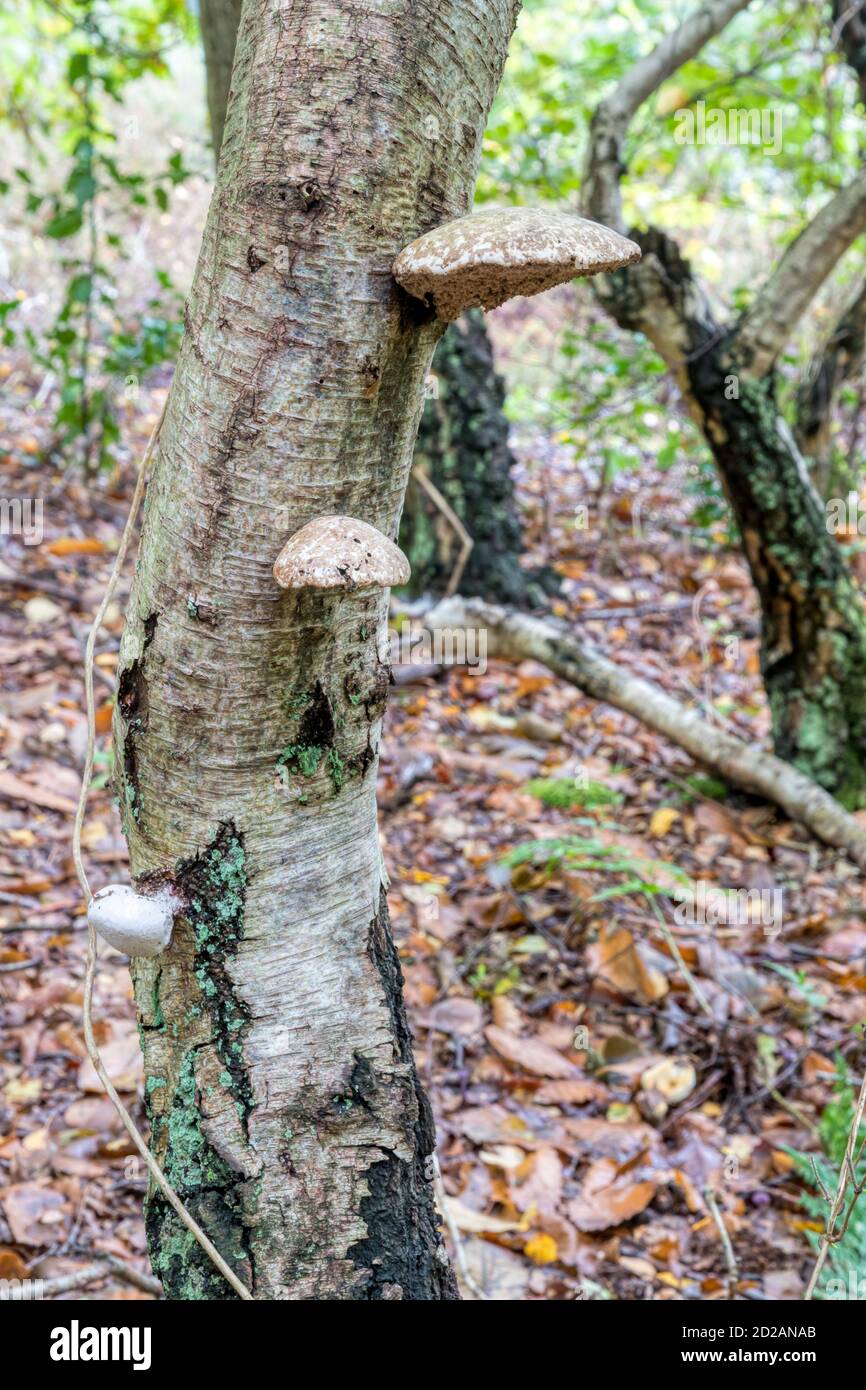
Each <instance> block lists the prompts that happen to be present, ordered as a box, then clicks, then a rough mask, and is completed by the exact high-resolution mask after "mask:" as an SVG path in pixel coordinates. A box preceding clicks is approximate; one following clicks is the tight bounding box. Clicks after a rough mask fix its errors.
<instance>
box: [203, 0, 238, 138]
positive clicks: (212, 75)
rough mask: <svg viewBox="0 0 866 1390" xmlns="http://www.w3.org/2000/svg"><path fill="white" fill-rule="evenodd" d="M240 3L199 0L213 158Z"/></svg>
mask: <svg viewBox="0 0 866 1390" xmlns="http://www.w3.org/2000/svg"><path fill="white" fill-rule="evenodd" d="M241 3H242V0H201V10H200V17H199V22H200V25H201V37H202V45H203V47H204V63H205V77H206V80H207V109H208V114H209V116H210V129H211V138H212V139H213V148H214V159H216V160H218V159H219V152H220V145H221V144H222V142H223V130H224V128H225V123H226V106H227V105H228V99H229V90H230V88H231V83H232V63H233V62H234V57H235V40H236V38H237V32H238V24H239V23H240V17H241Z"/></svg>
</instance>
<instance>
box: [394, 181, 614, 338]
mask: <svg viewBox="0 0 866 1390" xmlns="http://www.w3.org/2000/svg"><path fill="white" fill-rule="evenodd" d="M640 256H641V252H640V247H639V246H638V245H637V244H636V243H635V242H633V241H629V240H628V238H627V237H624V236H620V234H619V232H614V231H611V229H610V227H603V226H602V225H601V223H599V222H588V221H587V220H586V219H585V218H583V217H577V216H575V215H574V214H572V213H565V212H548V211H546V210H544V209H543V208H484V209H483V210H482V211H481V212H470V213H469V214H468V215H467V216H466V217H457V218H455V219H454V221H453V222H445V223H443V224H442V226H441V227H434V228H433V230H432V231H430V232H425V234H424V235H423V236H420V237H418V239H417V241H413V242H411V243H410V244H409V245H408V246H407V247H406V248H405V249H404V250H403V251H401V252H400V254H399V256H398V257H397V258H396V260H395V261H394V265H393V267H392V269H393V275H394V279H395V280H396V281H397V283H398V284H399V285H402V287H403V289H404V290H406V292H407V293H408V294H411V295H413V296H414V297H415V298H416V299H423V300H424V301H425V302H427V303H430V304H432V306H433V307H434V309H435V310H436V313H437V314H438V315H439V317H440V318H442V319H445V320H446V322H448V323H451V322H452V320H454V319H456V318H459V317H460V315H461V314H462V313H463V312H464V311H465V310H466V309H473V308H476V307H478V306H480V307H481V308H482V309H495V308H496V307H497V305H499V304H504V303H505V301H506V300H507V299H512V298H513V297H514V296H515V295H518V294H523V295H532V294H540V293H541V291H542V290H549V289H551V288H552V287H553V286H554V285H561V284H562V283H563V282H564V281H566V280H573V279H574V278H575V276H577V275H600V274H602V273H603V272H604V271H609V270H618V269H619V268H620V267H621V266H625V265H633V264H634V262H635V261H639V260H640Z"/></svg>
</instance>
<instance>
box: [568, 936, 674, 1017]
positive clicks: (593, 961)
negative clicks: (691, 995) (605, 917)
mask: <svg viewBox="0 0 866 1390" xmlns="http://www.w3.org/2000/svg"><path fill="white" fill-rule="evenodd" d="M587 958H588V962H589V965H590V969H591V970H593V972H594V973H595V974H596V975H597V976H598V978H599V979H601V980H604V981H605V983H606V984H609V985H611V986H612V987H613V988H614V989H615V990H617V991H618V992H619V993H620V994H627V995H631V996H633V997H635V998H637V999H639V1000H640V1001H641V1002H642V1003H645V1004H653V1003H655V1001H656V1000H657V999H661V998H663V996H664V995H665V994H667V992H668V982H667V980H666V979H665V977H664V975H663V974H662V972H661V971H660V970H658V969H657V968H656V967H655V966H654V965H650V964H649V963H648V962H647V961H646V959H645V956H644V952H643V948H642V947H641V945H640V944H639V943H638V942H637V941H635V939H634V937H633V936H632V934H631V932H630V931H628V930H627V928H625V927H619V926H616V925H614V924H609V925H605V926H604V927H603V928H602V930H601V933H600V935H599V939H598V941H597V942H595V944H594V945H592V946H590V947H589V950H588V951H587Z"/></svg>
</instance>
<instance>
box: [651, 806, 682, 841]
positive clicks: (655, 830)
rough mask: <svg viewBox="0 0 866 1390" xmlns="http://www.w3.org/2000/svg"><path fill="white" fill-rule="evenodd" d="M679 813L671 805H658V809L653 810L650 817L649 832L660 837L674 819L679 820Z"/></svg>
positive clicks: (666, 831) (665, 832)
mask: <svg viewBox="0 0 866 1390" xmlns="http://www.w3.org/2000/svg"><path fill="white" fill-rule="evenodd" d="M679 818H680V813H679V811H677V810H676V808H675V807H673V806H659V808H658V810H656V811H653V813H652V816H651V818H650V823H649V829H650V834H651V835H654V836H656V838H660V837H661V836H662V835H667V833H668V831H669V830H670V828H671V826H672V825H673V823H674V821H676V820H679Z"/></svg>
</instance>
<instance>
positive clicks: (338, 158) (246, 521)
mask: <svg viewBox="0 0 866 1390" xmlns="http://www.w3.org/2000/svg"><path fill="white" fill-rule="evenodd" d="M516 11H517V3H516V0H440V3H438V4H437V5H436V6H435V7H433V6H426V5H419V4H418V3H417V2H416V0H364V2H363V3H360V2H355V0H341V3H339V4H338V3H336V0H334V2H333V3H325V2H324V0H296V3H294V4H293V5H292V6H291V7H290V9H289V10H288V11H287V12H278V10H277V8H276V7H275V6H274V5H273V3H272V0H246V3H245V4H244V8H243V14H242V18H241V26H240V30H239V33H238V41H237V53H236V58H235V66H234V73H233V97H232V101H231V103H230V109H229V113H228V121H227V124H226V129H225V134H224V138H223V145H222V151H221V157H220V165H219V173H218V178H217V185H216V189H215V192H214V196H213V199H212V203H211V208H210V212H209V215H208V221H207V226H206V229H205V233H204V240H203V244H202V250H201V253H200V257H199V262H198V267H197V270H196V274H195V279H194V283H193V288H192V292H191V295H190V299H189V303H188V306H187V311H186V333H185V336H184V341H183V345H182V348H181V353H180V359H179V362H178V366H177V370H176V373H175V377H174V382H173V384H172V389H171V394H170V397H169V402H168V409H167V413H166V417H165V422H164V425H163V432H162V437H161V441H160V446H159V453H158V459H157V463H156V467H155V473H154V477H153V480H152V482H151V484H150V488H149V493H148V498H147V504H146V512H145V520H144V526H143V533H142V541H141V549H140V556H139V562H138V568H137V573H136V578H135V583H134V586H133V591H132V594H131V596H130V601H129V610H128V617H127V627H126V631H125V633H124V638H123V643H122V648H121V657H120V666H119V670H120V678H119V681H120V689H119V699H118V707H117V713H116V719H115V739H116V746H117V764H118V767H119V768H120V769H121V770H122V787H121V805H122V811H123V815H124V821H125V828H126V831H127V835H128V839H129V845H130V857H131V867H132V873H133V876H134V878H135V879H136V881H139V882H141V881H143V880H146V879H151V880H153V879H154V878H159V879H170V880H172V881H174V882H175V883H176V885H177V886H178V888H179V889H180V891H181V892H183V893H184V895H185V897H186V900H187V904H188V906H187V909H186V912H185V914H184V916H183V917H181V918H179V919H178V920H177V923H176V927H175V934H174V939H173V941H172V944H171V947H170V949H169V950H168V951H167V952H166V953H165V954H164V955H162V956H160V957H158V958H156V959H155V960H153V961H140V962H138V963H137V965H136V968H135V972H134V978H135V988H136V1001H137V1006H138V1010H139V1017H140V1023H141V1030H142V1040H143V1048H144V1053H145V1067H146V1076H147V1084H146V1089H147V1097H148V1103H149V1109H150V1116H151V1124H152V1143H153V1146H154V1150H155V1152H156V1154H157V1155H158V1157H159V1158H160V1160H161V1161H162V1162H163V1163H164V1165H165V1169H166V1172H167V1174H168V1176H169V1178H170V1179H171V1181H172V1182H173V1183H174V1184H175V1185H176V1187H177V1188H178V1190H179V1191H180V1193H181V1195H182V1196H183V1198H184V1199H185V1200H186V1201H187V1202H188V1203H189V1205H190V1207H191V1209H192V1210H193V1212H194V1214H195V1215H196V1216H197V1218H198V1220H199V1221H200V1222H201V1223H202V1224H203V1226H204V1227H205V1228H206V1229H207V1231H208V1232H209V1234H210V1235H211V1237H212V1239H213V1240H214V1242H215V1243H216V1244H217V1245H218V1247H219V1248H220V1250H221V1251H222V1253H223V1254H224V1255H225V1257H226V1259H228V1260H230V1261H231V1262H233V1265H234V1267H235V1268H236V1269H237V1271H238V1273H239V1275H240V1276H241V1277H242V1278H243V1279H244V1280H246V1281H247V1282H248V1284H249V1286H250V1287H251V1288H252V1290H253V1292H254V1294H255V1296H256V1297H257V1298H264V1299H280V1298H332V1299H333V1298H336V1299H380V1298H386V1299H393V1298H408V1299H439V1298H449V1297H453V1296H454V1295H455V1286H454V1282H453V1276H452V1275H451V1272H450V1268H449V1265H448V1261H447V1258H446V1257H445V1252H444V1248H443V1246H442V1243H441V1240H440V1236H439V1232H438V1226H437V1221H436V1216H435V1211H434V1205H433V1197H432V1187H431V1182H430V1178H431V1155H432V1153H433V1148H434V1135H433V1125H432V1120H431V1115H430V1110H429V1106H428V1104H427V1102H426V1100H425V1098H424V1096H423V1093H422V1092H421V1090H420V1088H419V1085H418V1081H417V1077H416V1075H415V1069H414V1065H413V1060H412V1052H411V1042H410V1035H409V1031H408V1028H407V1025H406V1019H405V1014H404V1009H403V1002H402V996H401V985H400V968H399V963H398V960H397V956H396V953H395V950H394V946H393V943H392V940H391V936H390V930H389V925H388V916H387V909H386V900H385V889H386V883H387V879H386V875H385V872H384V868H383V866H382V860H381V852H380V849H379V841H378V830H377V823H376V802H375V783H376V764H377V751H378V743H379V733H380V721H381V714H382V709H383V706H384V703H385V696H386V692H387V689H388V683H389V670H388V667H387V666H386V665H384V664H383V662H382V659H381V648H380V643H379V640H378V638H379V632H380V627H381V626H382V624H383V621H384V616H385V611H386V606H387V593H383V592H379V591H362V592H360V593H355V594H345V593H343V594H341V593H337V594H332V595H330V596H323V595H321V594H318V593H315V592H311V591H301V592H294V593H293V592H291V591H288V592H284V591H282V590H280V589H278V588H277V586H276V584H275V582H274V579H273V575H272V566H273V563H274V560H275V558H276V556H277V554H278V552H279V550H280V549H281V547H282V544H283V542H284V541H285V539H286V537H287V536H288V535H290V534H292V533H294V532H295V531H296V530H297V529H298V528H299V527H301V526H302V525H304V524H305V523H306V522H308V521H310V520H312V519H313V518H314V517H317V516H321V515H323V514H327V513H335V512H337V513H344V514H348V515H354V516H358V517H361V518H363V519H364V520H366V521H368V522H370V523H372V524H374V525H376V526H377V527H379V529H380V530H382V531H384V532H385V533H386V534H388V535H391V536H394V535H395V534H396V531H397V525H398V520H399V515H400V509H401V506H402V502H403V495H404V490H405V486H406V480H407V477H408V473H409V469H410V466H411V460H412V449H413V444H414V439H415V432H416V429H417V424H418V418H419V415H420V412H421V406H422V399H423V386H424V380H425V377H426V375H427V372H428V370H429V366H430V359H431V355H432V351H433V347H434V344H435V342H436V339H437V337H438V336H439V333H440V331H441V323H439V322H438V321H437V320H432V319H431V318H430V316H429V313H428V311H427V310H425V309H424V307H423V306H421V305H419V304H417V303H415V302H414V301H411V300H410V299H408V298H407V297H406V296H405V295H403V294H402V293H401V292H400V291H398V289H397V287H396V285H395V284H394V281H393V279H392V277H391V273H390V266H391V262H392V260H393V257H394V255H395V254H396V252H397V251H398V250H399V249H400V248H401V247H402V246H404V245H405V244H406V243H407V242H409V241H411V240H412V239H413V238H414V237H416V236H418V235H419V234H420V233H421V232H422V231H424V230H427V229H428V228H430V227H432V226H435V225H437V224H438V223H440V222H443V221H446V220H447V219H449V218H451V217H454V216H458V215H460V214H461V213H463V212H465V211H466V210H467V208H468V206H469V203H470V200H471V196H472V187H473V182H474V177H475V173H476V170H477V162H478V157H479V153H480V145H481V136H482V132H483V128H484V124H485V120H486V117H487V113H488V110H489V107H490V103H491V101H492V98H493V94H494V91H495V89H496V85H497V83H498V81H499V77H500V73H501V69H502V65H503V62H504V58H505V51H506V47H507V43H508V39H509V36H510V34H511V30H512V28H513V24H514V21H515V18H516ZM428 114H430V115H431V116H438V117H439V118H440V119H439V121H438V123H437V122H427V121H425V116H427V115H428ZM446 114H447V117H448V119H447V120H446V119H444V117H445V115H446ZM430 128H436V129H440V130H441V131H442V132H443V133H442V134H441V136H439V137H438V138H431V137H430V136H429V134H427V133H426V132H427V130H428V129H430ZM147 1228H148V1238H149V1243H150V1249H151V1256H152V1260H153V1264H154V1269H155V1271H156V1272H157V1273H158V1275H159V1276H160V1278H161V1279H162V1281H163V1283H164V1285H165V1287H166V1290H167V1292H168V1294H169V1296H171V1297H174V1298H197V1297H226V1296H228V1291H227V1290H226V1288H225V1286H224V1285H223V1283H222V1281H221V1280H220V1279H219V1277H218V1276H217V1275H216V1273H215V1271H214V1270H213V1269H212V1268H211V1266H210V1265H209V1263H208V1261H207V1259H206V1258H205V1257H204V1256H203V1255H202V1253H201V1251H200V1250H199V1248H198V1246H197V1245H196V1244H195V1243H194V1242H193V1241H192V1240H191V1238H189V1237H188V1235H187V1233H186V1232H185V1230H184V1229H183V1228H181V1227H180V1225H179V1223H178V1222H177V1220H176V1219H175V1217H174V1215H173V1213H172V1212H171V1211H170V1209H168V1208H167V1207H166V1204H165V1203H164V1202H163V1201H162V1200H161V1199H160V1197H159V1196H155V1195H153V1194H151V1195H150V1197H149V1199H148V1203H147Z"/></svg>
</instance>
